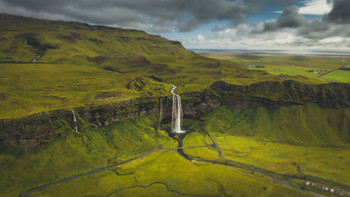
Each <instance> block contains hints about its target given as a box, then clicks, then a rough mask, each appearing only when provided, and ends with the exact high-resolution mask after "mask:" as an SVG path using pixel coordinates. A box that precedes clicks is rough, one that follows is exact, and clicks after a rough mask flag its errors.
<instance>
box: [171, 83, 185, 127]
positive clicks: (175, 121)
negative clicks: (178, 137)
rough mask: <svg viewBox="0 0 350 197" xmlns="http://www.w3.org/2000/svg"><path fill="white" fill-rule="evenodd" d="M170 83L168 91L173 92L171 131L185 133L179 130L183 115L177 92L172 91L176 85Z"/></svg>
mask: <svg viewBox="0 0 350 197" xmlns="http://www.w3.org/2000/svg"><path fill="white" fill-rule="evenodd" d="M170 85H172V86H173V88H172V89H171V91H170V92H171V93H172V94H173V111H172V121H171V131H172V132H173V133H185V131H182V130H181V121H182V117H183V112H182V104H181V98H180V96H179V95H178V94H175V92H174V91H175V89H176V88H177V87H176V86H175V85H173V84H170Z"/></svg>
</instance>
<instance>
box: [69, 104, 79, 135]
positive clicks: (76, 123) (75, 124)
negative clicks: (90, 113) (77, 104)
mask: <svg viewBox="0 0 350 197" xmlns="http://www.w3.org/2000/svg"><path fill="white" fill-rule="evenodd" d="M70 110H71V111H72V114H73V124H74V125H73V129H74V130H75V131H79V130H78V121H77V116H76V115H75V112H74V110H73V109H70Z"/></svg>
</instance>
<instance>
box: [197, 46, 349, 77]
mask: <svg viewBox="0 0 350 197" xmlns="http://www.w3.org/2000/svg"><path fill="white" fill-rule="evenodd" d="M199 54H200V55H203V56H205V57H210V58H213V59H218V60H228V61H230V62H235V63H238V64H240V65H242V66H245V65H255V66H262V68H249V69H253V70H264V71H266V72H268V73H270V74H274V75H280V74H286V75H290V76H296V75H300V76H305V77H308V78H312V79H319V80H324V81H338V82H348V81H350V76H349V74H350V73H349V72H346V71H343V70H338V69H340V68H346V67H347V66H348V64H349V62H350V57H327V56H300V55H299V56H298V55H280V54H235V53H210V52H199ZM333 72H334V74H332V73H333ZM328 73H329V74H328Z"/></svg>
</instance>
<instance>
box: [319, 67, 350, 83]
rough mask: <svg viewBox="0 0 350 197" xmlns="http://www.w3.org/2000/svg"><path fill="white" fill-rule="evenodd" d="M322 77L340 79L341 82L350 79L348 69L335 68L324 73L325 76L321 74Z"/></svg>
mask: <svg viewBox="0 0 350 197" xmlns="http://www.w3.org/2000/svg"><path fill="white" fill-rule="evenodd" d="M323 78H326V79H331V80H337V81H342V82H349V81H350V71H349V70H336V71H333V72H331V73H329V74H326V75H325V76H323Z"/></svg>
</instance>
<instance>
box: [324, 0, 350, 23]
mask: <svg viewBox="0 0 350 197" xmlns="http://www.w3.org/2000/svg"><path fill="white" fill-rule="evenodd" d="M349 10H350V1H349V0H333V9H332V11H331V12H330V13H329V14H327V15H325V17H324V19H325V20H328V21H331V22H336V23H350V12H349Z"/></svg>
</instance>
